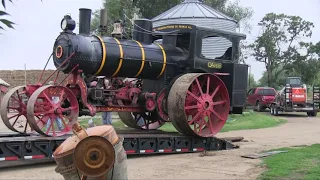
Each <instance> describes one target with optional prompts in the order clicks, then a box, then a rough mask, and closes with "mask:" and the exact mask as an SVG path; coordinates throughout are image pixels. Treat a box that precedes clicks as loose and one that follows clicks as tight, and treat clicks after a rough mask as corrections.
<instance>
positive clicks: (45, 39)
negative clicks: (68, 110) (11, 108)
mask: <svg viewBox="0 0 320 180" xmlns="http://www.w3.org/2000/svg"><path fill="white" fill-rule="evenodd" d="M240 2H241V4H242V5H244V6H250V7H252V8H253V10H254V11H255V14H254V17H253V19H252V25H253V30H252V34H251V35H248V37H247V39H248V40H249V41H252V40H254V38H255V37H257V36H258V35H259V28H258V27H257V26H256V25H257V23H258V22H259V21H260V20H261V19H262V17H263V16H264V15H265V14H266V13H269V12H275V13H285V14H288V15H298V16H301V17H302V18H304V19H305V20H308V21H312V22H313V23H314V24H315V28H314V30H313V37H312V41H313V42H318V41H320V1H319V0H305V1H301V0H240ZM101 6H102V0H43V2H41V1H40V0H18V1H17V0H16V1H14V4H11V3H7V12H8V13H10V14H11V17H10V19H11V20H13V21H14V22H15V23H17V25H16V26H15V28H16V29H15V30H11V29H7V31H2V35H0V62H1V65H0V69H9V70H13V69H24V63H26V65H27V69H42V68H43V67H44V65H45V63H46V61H47V59H48V57H49V55H50V53H51V52H52V47H53V43H54V41H55V38H56V37H57V36H58V34H59V32H60V31H61V29H60V21H61V19H62V18H63V16H64V15H65V14H67V13H70V14H71V15H72V17H73V19H75V20H76V21H77V20H78V10H79V8H90V9H93V10H95V9H99V8H100V7H101ZM75 32H78V29H76V30H75ZM248 62H249V63H250V64H251V66H252V68H251V72H252V73H253V74H254V76H255V79H259V78H260V77H261V74H262V72H263V71H264V70H265V67H264V65H263V64H262V63H258V62H255V61H254V60H252V59H251V60H250V61H248ZM49 68H50V69H54V68H55V67H54V66H53V63H52V62H50V63H49Z"/></svg>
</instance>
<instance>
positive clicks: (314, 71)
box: [287, 42, 320, 85]
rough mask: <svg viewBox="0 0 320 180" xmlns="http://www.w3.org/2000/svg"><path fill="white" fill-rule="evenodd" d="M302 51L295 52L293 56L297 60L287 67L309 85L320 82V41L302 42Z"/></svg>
mask: <svg viewBox="0 0 320 180" xmlns="http://www.w3.org/2000/svg"><path fill="white" fill-rule="evenodd" d="M299 49H301V50H303V51H301V52H306V53H304V54H302V53H300V52H298V51H297V52H295V55H293V58H294V59H295V61H293V62H292V63H290V64H289V65H288V67H287V69H288V70H289V71H294V72H296V73H297V74H298V75H299V76H300V77H301V78H302V81H303V82H304V83H306V84H308V85H314V84H315V83H317V82H319V81H318V79H319V77H320V76H319V69H320V58H319V56H320V42H318V43H316V44H313V43H303V42H302V43H300V48H299Z"/></svg>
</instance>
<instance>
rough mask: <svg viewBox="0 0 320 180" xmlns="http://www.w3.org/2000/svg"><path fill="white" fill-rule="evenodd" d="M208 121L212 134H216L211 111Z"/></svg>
mask: <svg viewBox="0 0 320 180" xmlns="http://www.w3.org/2000/svg"><path fill="white" fill-rule="evenodd" d="M208 121H209V128H210V131H211V134H214V130H213V124H212V122H211V113H208Z"/></svg>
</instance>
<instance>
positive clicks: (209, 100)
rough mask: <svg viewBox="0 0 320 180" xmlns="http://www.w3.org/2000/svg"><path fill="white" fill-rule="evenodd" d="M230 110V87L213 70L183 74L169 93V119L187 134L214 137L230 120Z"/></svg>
mask: <svg viewBox="0 0 320 180" xmlns="http://www.w3.org/2000/svg"><path fill="white" fill-rule="evenodd" d="M229 110H230V99H229V95H228V90H227V88H226V86H225V84H224V83H223V81H222V80H221V79H220V78H219V77H217V76H216V75H212V74H203V73H191V74H185V75H183V76H181V77H179V78H178V79H177V80H176V81H175V82H174V84H173V86H172V88H171V90H170V92H169V95H168V114H169V119H170V120H171V121H172V124H173V125H174V126H175V128H176V129H177V130H178V131H180V132H181V133H183V134H188V135H196V136H201V137H212V136H214V135H215V134H217V133H218V132H219V131H220V130H221V129H222V128H223V126H224V124H225V123H226V120H227V118H228V114H229Z"/></svg>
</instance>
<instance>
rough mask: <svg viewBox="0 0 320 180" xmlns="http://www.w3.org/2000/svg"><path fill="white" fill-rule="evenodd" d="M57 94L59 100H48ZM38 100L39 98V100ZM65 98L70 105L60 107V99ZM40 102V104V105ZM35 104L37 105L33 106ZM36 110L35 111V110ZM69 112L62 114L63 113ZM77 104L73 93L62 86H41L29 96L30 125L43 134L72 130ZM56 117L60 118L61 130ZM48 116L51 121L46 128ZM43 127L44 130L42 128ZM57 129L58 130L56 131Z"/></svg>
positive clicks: (51, 134)
mask: <svg viewBox="0 0 320 180" xmlns="http://www.w3.org/2000/svg"><path fill="white" fill-rule="evenodd" d="M53 96H58V97H59V101H58V102H57V103H52V102H51V101H49V100H52V99H51V98H52V97H53ZM39 100H41V101H42V102H41V101H40V102H39ZM63 100H67V102H69V103H70V107H67V108H64V107H62V101H63ZM40 103H41V104H42V105H40ZM35 106H37V107H36V108H35ZM35 111H36V112H35ZM65 112H68V113H69V114H67V115H64V114H63V113H65ZM78 115H79V106H78V101H77V98H76V97H75V95H74V94H73V93H72V91H71V90H69V89H68V88H66V87H63V86H51V85H48V86H43V87H41V88H39V89H37V90H36V91H35V92H34V93H33V94H32V95H31V97H30V99H29V101H28V105H27V117H28V120H29V123H30V126H31V127H32V128H33V129H34V130H35V131H37V132H38V133H39V134H42V135H45V136H63V135H65V134H67V133H68V132H70V131H71V130H72V126H73V125H74V124H75V123H76V122H77V121H78ZM57 117H59V118H60V119H61V124H62V130H60V129H59V127H58V126H59V125H58V122H57V119H56V118H57ZM49 118H50V119H51V120H52V121H53V123H52V122H51V123H50V126H49V127H48V128H46V126H47V123H48V122H49V121H48V120H49ZM55 125H56V127H55ZM44 128H45V130H44ZM57 130H59V131H57Z"/></svg>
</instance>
